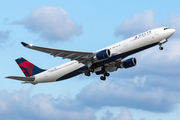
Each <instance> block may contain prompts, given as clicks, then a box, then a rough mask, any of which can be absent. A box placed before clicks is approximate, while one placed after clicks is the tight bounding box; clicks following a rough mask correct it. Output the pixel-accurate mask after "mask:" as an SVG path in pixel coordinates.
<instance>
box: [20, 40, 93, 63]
mask: <svg viewBox="0 0 180 120" xmlns="http://www.w3.org/2000/svg"><path fill="white" fill-rule="evenodd" d="M21 43H22V45H23V46H24V47H27V48H30V49H33V50H37V51H41V52H45V53H48V54H50V55H53V56H54V57H57V56H58V57H62V58H63V59H65V58H68V59H71V60H77V61H79V62H80V63H84V64H87V62H88V61H90V60H92V58H93V56H94V53H93V52H81V51H70V50H62V49H53V48H45V47H39V46H34V45H32V44H27V43H24V42H21Z"/></svg>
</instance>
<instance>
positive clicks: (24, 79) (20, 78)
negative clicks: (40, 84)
mask: <svg viewBox="0 0 180 120" xmlns="http://www.w3.org/2000/svg"><path fill="white" fill-rule="evenodd" d="M6 78H9V79H14V80H20V81H31V82H32V81H34V80H35V78H34V77H32V76H31V77H21V76H8V77H6Z"/></svg>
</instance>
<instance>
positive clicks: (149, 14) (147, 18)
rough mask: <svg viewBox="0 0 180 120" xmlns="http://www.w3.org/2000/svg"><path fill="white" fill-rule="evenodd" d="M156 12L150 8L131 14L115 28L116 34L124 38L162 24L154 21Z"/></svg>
mask: <svg viewBox="0 0 180 120" xmlns="http://www.w3.org/2000/svg"><path fill="white" fill-rule="evenodd" d="M155 15H156V13H155V12H153V11H152V10H146V11H144V12H142V13H139V14H135V15H133V17H132V18H127V19H125V20H124V21H123V22H122V24H121V25H119V26H118V27H117V28H116V30H115V35H116V36H123V37H125V38H127V37H132V36H133V35H136V34H139V33H141V32H144V31H147V30H149V29H154V28H156V27H160V26H162V23H161V22H158V21H156V20H155V19H154V18H155Z"/></svg>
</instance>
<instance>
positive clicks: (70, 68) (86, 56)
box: [6, 27, 175, 85]
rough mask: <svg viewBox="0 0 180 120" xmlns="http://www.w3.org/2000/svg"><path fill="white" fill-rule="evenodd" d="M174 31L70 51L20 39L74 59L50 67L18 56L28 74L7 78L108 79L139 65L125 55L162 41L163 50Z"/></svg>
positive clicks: (42, 80) (25, 80) (164, 29)
mask: <svg viewBox="0 0 180 120" xmlns="http://www.w3.org/2000/svg"><path fill="white" fill-rule="evenodd" d="M174 33H175V29H171V28H168V27H161V28H156V29H152V30H148V31H146V32H144V33H141V34H138V35H136V36H133V37H131V38H128V39H126V40H123V41H120V42H118V43H116V44H113V45H111V46H108V47H105V48H103V49H100V50H98V51H95V52H82V51H70V50H62V49H53V48H46V47H40V46H34V45H32V44H27V43H25V42H21V44H22V45H23V46H24V47H26V48H30V49H33V50H37V51H41V52H45V53H48V54H50V55H52V56H54V57H62V58H63V59H65V58H66V59H70V60H71V61H69V62H67V63H65V64H62V65H60V66H57V67H54V68H52V69H49V70H45V69H41V68H39V67H37V66H35V65H34V64H32V63H31V62H29V61H27V60H26V59H24V58H18V59H16V62H17V64H18V65H19V67H20V68H21V70H22V71H23V73H24V74H25V76H26V77H22V76H8V77H6V78H10V79H15V80H20V81H22V82H21V83H31V84H33V85H35V84H37V83H46V82H55V81H62V80H65V79H68V78H71V77H74V76H77V75H79V74H83V73H84V74H85V75H86V76H90V75H91V74H92V73H96V74H97V75H102V76H101V77H100V79H101V80H103V81H104V80H106V77H108V76H110V72H114V71H117V70H118V68H130V67H133V66H136V64H137V60H136V58H129V59H125V60H124V58H126V57H127V56H129V55H132V54H134V53H137V52H140V51H142V50H145V49H148V48H151V47H153V46H156V45H159V49H160V50H163V47H162V44H164V43H166V42H167V41H168V39H169V38H170V37H171V36H172V35H173V34H174Z"/></svg>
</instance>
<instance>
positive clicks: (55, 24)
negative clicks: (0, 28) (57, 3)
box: [14, 7, 82, 41]
mask: <svg viewBox="0 0 180 120" xmlns="http://www.w3.org/2000/svg"><path fill="white" fill-rule="evenodd" d="M14 23H15V24H20V25H23V26H25V27H26V28H27V29H28V30H31V31H32V32H34V33H39V34H40V35H41V36H42V37H43V38H45V39H46V40H51V41H65V40H69V39H70V37H72V36H74V35H76V36H79V35H81V34H82V26H79V25H77V24H76V23H75V22H74V21H73V20H72V19H70V18H69V17H68V14H67V11H66V10H64V9H62V8H60V7H42V8H38V9H34V10H32V12H31V13H30V15H29V16H28V17H26V18H25V19H23V20H20V21H16V22H14Z"/></svg>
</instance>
